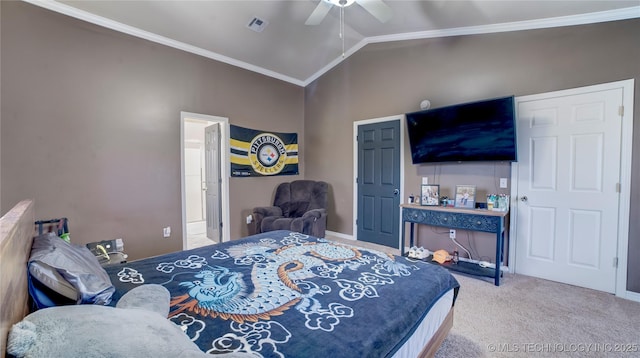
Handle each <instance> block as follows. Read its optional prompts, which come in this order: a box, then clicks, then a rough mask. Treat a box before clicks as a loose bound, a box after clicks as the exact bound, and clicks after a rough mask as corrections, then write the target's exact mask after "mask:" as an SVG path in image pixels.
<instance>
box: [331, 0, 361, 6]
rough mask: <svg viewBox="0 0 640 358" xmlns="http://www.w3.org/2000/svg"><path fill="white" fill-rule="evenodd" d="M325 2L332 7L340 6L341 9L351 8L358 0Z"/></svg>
mask: <svg viewBox="0 0 640 358" xmlns="http://www.w3.org/2000/svg"><path fill="white" fill-rule="evenodd" d="M324 1H326V2H328V3H329V4H331V5H335V6H340V7H347V6H351V5H353V3H354V2H356V0H324Z"/></svg>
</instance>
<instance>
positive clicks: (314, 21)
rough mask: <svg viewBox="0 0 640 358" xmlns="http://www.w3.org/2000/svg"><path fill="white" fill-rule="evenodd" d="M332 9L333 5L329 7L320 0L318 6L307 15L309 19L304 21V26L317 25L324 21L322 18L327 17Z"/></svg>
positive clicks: (328, 4)
mask: <svg viewBox="0 0 640 358" xmlns="http://www.w3.org/2000/svg"><path fill="white" fill-rule="evenodd" d="M332 7H333V5H331V4H330V3H328V2H326V1H324V0H320V3H319V4H318V6H316V8H315V10H313V12H312V13H311V15H309V18H308V19H307V21H305V23H304V24H305V25H319V24H320V23H321V22H322V20H324V17H325V16H327V14H328V13H329V10H331V8H332Z"/></svg>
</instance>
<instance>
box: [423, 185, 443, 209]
mask: <svg viewBox="0 0 640 358" xmlns="http://www.w3.org/2000/svg"><path fill="white" fill-rule="evenodd" d="M439 204H440V185H438V184H423V185H422V188H421V190H420V205H425V206H437V205H439Z"/></svg>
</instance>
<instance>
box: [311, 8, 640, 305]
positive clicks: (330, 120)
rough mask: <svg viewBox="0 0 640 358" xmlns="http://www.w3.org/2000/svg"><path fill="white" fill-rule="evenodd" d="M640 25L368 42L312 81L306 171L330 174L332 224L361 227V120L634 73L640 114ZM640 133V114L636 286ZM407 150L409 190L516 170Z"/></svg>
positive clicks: (439, 239)
mask: <svg viewBox="0 0 640 358" xmlns="http://www.w3.org/2000/svg"><path fill="white" fill-rule="evenodd" d="M638 33H640V20H639V19H634V20H626V21H616V22H609V23H601V24H590V25H582V26H571V27H561V28H552V29H541V30H529V31H517V32H506V33H495V34H484V35H472V36H455V37H446V38H437V39H423V40H412V41H402V42H393V43H379V44H372V45H368V46H366V47H365V48H363V49H362V50H360V51H359V52H357V53H356V54H354V55H352V56H351V57H350V58H348V59H347V60H346V61H344V62H343V63H342V64H341V65H339V66H337V67H336V68H334V69H333V70H332V71H330V72H329V73H327V74H325V75H324V76H322V77H320V78H319V79H318V80H316V81H315V82H314V83H312V84H310V85H309V86H307V88H306V90H305V122H306V128H305V137H306V138H307V143H308V145H309V147H311V148H313V151H310V152H309V153H307V157H306V161H305V163H306V165H307V171H306V177H307V178H323V179H324V180H326V181H328V182H330V183H331V185H332V189H333V193H332V195H333V198H334V200H335V202H334V206H335V207H332V208H331V210H330V211H329V217H328V223H327V225H328V229H329V230H331V231H336V232H340V233H345V234H352V231H353V230H352V225H353V217H354V213H353V195H354V193H353V154H352V151H353V149H352V148H353V143H352V138H353V134H352V131H353V129H352V128H353V122H354V121H357V120H362V119H369V118H379V117H386V116H391V115H397V114H400V113H407V112H412V111H416V110H419V103H420V102H421V101H422V100H423V99H429V100H430V101H431V103H432V107H433V108H435V107H441V106H446V105H450V104H455V103H463V102H469V101H475V100H481V99H487V98H493V97H499V96H505V95H515V96H521V95H529V94H536V93H544V92H550V91H556V90H561V89H567V88H575V87H581V86H587V85H593V84H599V83H606V82H613V81H619V80H625V79H630V78H636V82H635V91H636V97H635V102H634V105H635V108H634V117H635V120H636V121H637V120H638V118H640V42H638V37H637V34H638ZM639 132H640V129H639V126H638V124H637V123H636V126H635V131H634V141H633V142H634V146H633V152H634V153H633V172H632V184H631V186H632V193H631V196H632V198H631V203H632V204H631V205H632V206H631V218H632V219H631V220H630V225H631V227H630V230H629V257H628V262H629V265H628V285H627V288H628V290H631V291H634V292H640V223H639V222H638V220H634V219H633V218H637V217H638V216H639V214H640V206H639V204H638V203H639V202H640V194H639V190H640V187H639V186H638V184H640V183H639V182H638V181H639V179H640V138H639V135H640V134H639ZM405 136H406V133H405ZM405 143H408V142H405ZM405 151H406V155H405V163H407V164H406V166H405V169H404V174H405V183H404V184H405V190H406V193H405V194H406V195H405V196H408V194H409V193H410V192H411V191H414V192H416V191H417V190H418V188H419V185H420V180H421V179H420V177H421V176H423V175H427V176H432V178H431V179H433V180H435V181H434V182H433V183H436V184H440V185H443V186H445V190H446V187H449V188H451V187H454V186H455V185H456V184H475V183H477V185H478V190H480V189H481V188H482V190H490V189H493V188H495V187H494V185H495V183H496V182H497V181H498V180H499V178H500V177H508V178H510V169H509V168H508V167H505V165H500V164H499V165H495V166H494V165H493V164H488V165H486V166H482V165H478V164H447V165H436V166H434V165H412V164H411V158H410V153H409V148H408V144H407V146H406V148H405ZM336 158H340V159H339V160H336ZM432 173H435V174H432ZM430 182H431V181H430ZM510 185H511V183H510V182H509V186H510ZM498 191H500V190H498ZM450 192H451V191H450ZM405 200H406V198H405ZM434 231H436V230H431V229H429V228H421V229H420V244H421V245H424V246H425V247H432V246H436V248H439V247H438V246H439V245H444V243H445V242H447V243H449V244H450V241H448V239H446V237H444V235H448V234H447V233H444V231H445V230H440V231H442V233H437V232H434ZM463 237H464V236H463ZM471 240H472V242H471V245H470V246H474V247H477V248H478V250H479V251H480V253H481V255H484V254H483V253H484V252H487V253H491V252H492V249H491V248H492V247H494V246H493V245H494V243H495V240H494V239H491V238H487V239H483V238H482V237H481V236H478V237H476V238H471ZM460 241H461V242H463V243H464V242H465V241H466V238H464V239H462V240H460ZM443 248H446V249H450V248H449V247H443Z"/></svg>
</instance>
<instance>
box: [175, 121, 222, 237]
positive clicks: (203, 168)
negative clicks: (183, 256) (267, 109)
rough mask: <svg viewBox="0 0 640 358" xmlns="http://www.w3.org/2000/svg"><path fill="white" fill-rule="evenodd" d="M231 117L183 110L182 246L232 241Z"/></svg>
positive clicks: (181, 158)
mask: <svg viewBox="0 0 640 358" xmlns="http://www.w3.org/2000/svg"><path fill="white" fill-rule="evenodd" d="M228 153H229V120H228V118H224V117H216V116H209V115H204V114H197V113H189V112H181V113H180V161H181V183H182V188H181V191H182V247H183V249H185V250H186V249H192V248H195V247H200V246H205V245H210V244H214V243H218V242H223V241H229V239H230V232H229V225H228V223H229V169H228V164H227V163H229V160H228Z"/></svg>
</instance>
